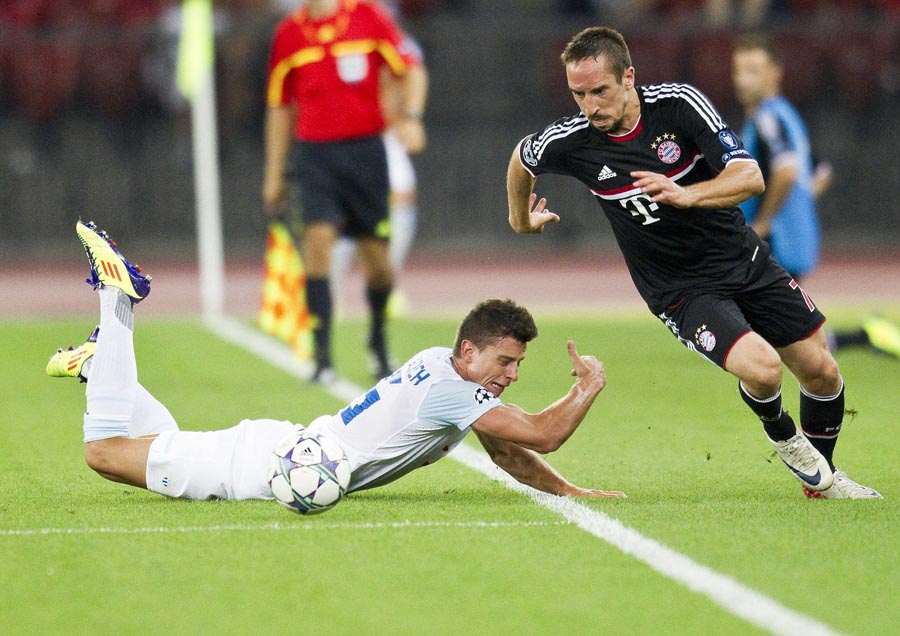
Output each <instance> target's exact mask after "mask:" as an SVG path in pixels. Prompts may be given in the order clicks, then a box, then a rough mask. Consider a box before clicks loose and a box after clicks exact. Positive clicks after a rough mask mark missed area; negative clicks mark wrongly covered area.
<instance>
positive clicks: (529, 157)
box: [522, 137, 538, 166]
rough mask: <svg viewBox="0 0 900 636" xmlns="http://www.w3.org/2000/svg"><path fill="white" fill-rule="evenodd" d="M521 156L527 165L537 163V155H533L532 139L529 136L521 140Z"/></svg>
mask: <svg viewBox="0 0 900 636" xmlns="http://www.w3.org/2000/svg"><path fill="white" fill-rule="evenodd" d="M522 158H523V159H524V160H525V163H527V164H528V165H529V166H536V165H538V160H537V157H535V156H534V141H533V140H532V138H531V137H529V138H527V139H525V140H524V141H523V142H522Z"/></svg>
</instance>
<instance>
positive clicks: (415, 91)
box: [394, 65, 428, 155]
mask: <svg viewBox="0 0 900 636" xmlns="http://www.w3.org/2000/svg"><path fill="white" fill-rule="evenodd" d="M398 83H399V88H400V91H401V92H402V97H403V98H402V108H403V110H402V112H400V113H398V115H397V120H396V122H395V124H394V133H395V134H396V135H397V138H398V139H399V140H400V143H401V144H403V147H404V148H406V152H408V153H409V154H411V155H414V154H418V153H420V152H422V151H423V150H424V149H425V144H426V143H427V140H426V135H425V126H424V124H423V123H422V117H423V115H424V113H425V101H426V99H427V97H428V73H427V71H426V70H425V67H423V66H421V65H417V66H413V67H411V68H410V69H409V70H407V72H406V74H404V75H403V77H402V78H401V79H400V81H399V82H398Z"/></svg>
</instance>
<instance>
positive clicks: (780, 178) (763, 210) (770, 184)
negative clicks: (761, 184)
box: [753, 161, 797, 236]
mask: <svg viewBox="0 0 900 636" xmlns="http://www.w3.org/2000/svg"><path fill="white" fill-rule="evenodd" d="M796 180H797V164H796V163H795V162H792V161H787V162H780V163H779V165H778V167H777V168H775V169H774V170H772V171H771V173H770V174H769V178H768V181H767V183H766V194H765V196H763V198H762V201H761V202H760V204H759V210H757V212H756V218H755V219H753V229H754V230H756V233H757V234H759V235H760V236H766V235H767V234H769V231H770V227H769V226H770V225H771V223H772V219H774V218H775V214H776V213H777V212H778V210H780V209H781V206H782V205H784V202H785V201H786V200H787V197H788V194H790V192H791V188H793V187H794V182H795V181H796Z"/></svg>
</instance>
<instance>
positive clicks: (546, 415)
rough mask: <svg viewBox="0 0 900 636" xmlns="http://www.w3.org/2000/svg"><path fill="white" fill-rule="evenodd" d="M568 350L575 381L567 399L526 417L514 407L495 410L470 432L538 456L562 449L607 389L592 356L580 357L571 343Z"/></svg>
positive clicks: (478, 422) (478, 421) (511, 405)
mask: <svg viewBox="0 0 900 636" xmlns="http://www.w3.org/2000/svg"><path fill="white" fill-rule="evenodd" d="M567 349H568V353H569V358H570V359H571V360H572V366H573V370H572V375H574V376H576V377H577V378H578V379H577V380H576V381H575V383H574V384H573V385H572V388H570V389H569V392H568V393H566V395H564V396H563V397H561V398H560V399H559V400H557V401H556V402H554V403H553V404H551V405H550V406H548V407H547V408H545V409H544V410H543V411H541V412H540V413H528V412H526V411H525V410H524V409H522V408H520V407H518V406H516V405H515V404H504V405H502V406H498V407H496V408H493V409H491V410H490V411H488V412H487V413H485V414H484V415H482V416H481V417H479V418H478V419H477V420H475V423H474V424H473V425H472V428H473V429H474V430H475V431H476V432H480V433H485V434H487V435H490V436H491V437H496V438H498V439H501V440H505V441H507V442H512V443H514V444H518V445H519V446H522V447H524V448H527V449H530V450H533V451H537V452H538V453H550V452H552V451H555V450H556V449H558V448H559V447H560V446H562V445H563V444H564V443H565V441H566V440H567V439H569V437H571V436H572V433H574V432H575V429H577V428H578V425H579V424H581V421H582V420H583V419H584V417H585V415H587V412H588V410H590V408H591V405H592V404H593V403H594V399H596V397H597V395H599V393H600V391H602V390H603V387H604V386H606V370H605V369H604V368H603V363H602V362H600V361H599V360H597V359H596V358H595V357H594V356H581V355H579V354H578V352H577V351H576V349H575V343H574V342H572V341H571V340H570V341H569V342H568V344H567Z"/></svg>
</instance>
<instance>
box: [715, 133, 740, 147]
mask: <svg viewBox="0 0 900 636" xmlns="http://www.w3.org/2000/svg"><path fill="white" fill-rule="evenodd" d="M719 141H721V142H722V145H723V146H725V147H726V148H728V149H729V150H737V147H738V140H737V138H736V137H735V136H734V134H733V133H732V132H731V131H730V130H720V131H719Z"/></svg>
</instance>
